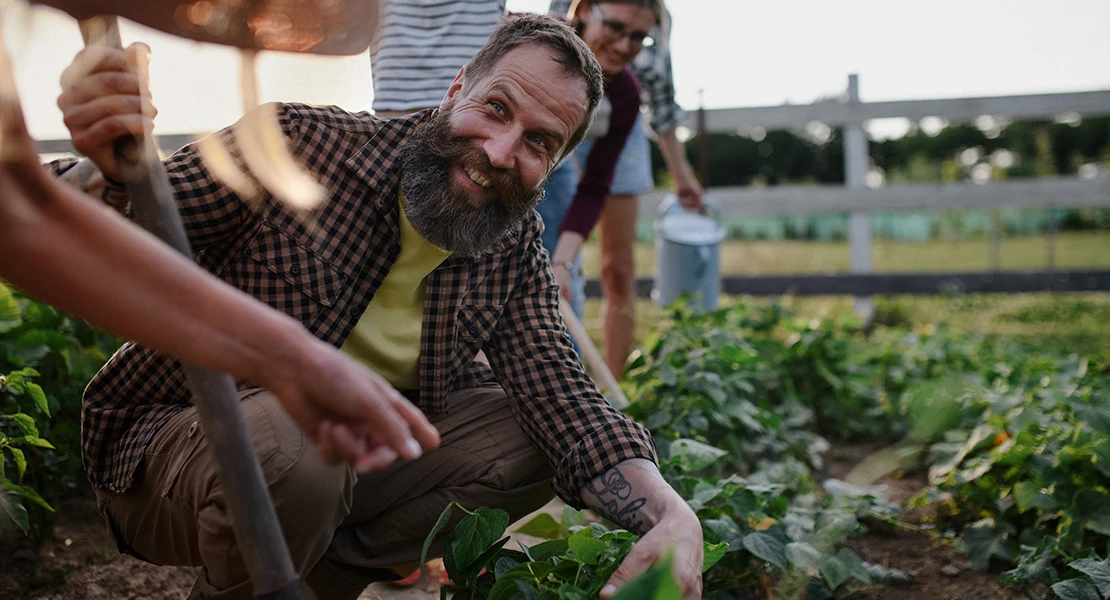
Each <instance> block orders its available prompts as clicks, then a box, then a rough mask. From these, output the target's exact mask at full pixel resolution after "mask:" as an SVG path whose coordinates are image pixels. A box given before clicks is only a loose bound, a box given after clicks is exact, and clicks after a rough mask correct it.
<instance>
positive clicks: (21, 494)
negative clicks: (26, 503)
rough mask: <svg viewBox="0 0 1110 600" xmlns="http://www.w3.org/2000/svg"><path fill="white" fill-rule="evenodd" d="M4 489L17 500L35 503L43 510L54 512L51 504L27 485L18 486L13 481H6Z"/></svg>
mask: <svg viewBox="0 0 1110 600" xmlns="http://www.w3.org/2000/svg"><path fill="white" fill-rule="evenodd" d="M4 489H6V490H8V491H9V492H11V494H10V495H11V496H14V497H16V498H23V499H24V500H30V501H31V502H34V503H35V504H37V505H39V506H41V507H42V508H44V509H46V510H48V511H50V512H54V507H52V506H50V504H49V503H47V501H46V500H44V499H43V497H42V496H40V495H39V493H38V492H36V491H35V490H34V489H32V488H29V487H27V486H25V485H16V484H15V483H12V482H11V481H6V482H4Z"/></svg>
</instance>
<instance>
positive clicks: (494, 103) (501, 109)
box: [489, 100, 505, 115]
mask: <svg viewBox="0 0 1110 600" xmlns="http://www.w3.org/2000/svg"><path fill="white" fill-rule="evenodd" d="M489 105H490V106H491V107H492V108H493V110H496V111H497V114H499V115H503V114H505V107H504V106H502V105H501V103H500V102H498V101H496V100H490V101H489Z"/></svg>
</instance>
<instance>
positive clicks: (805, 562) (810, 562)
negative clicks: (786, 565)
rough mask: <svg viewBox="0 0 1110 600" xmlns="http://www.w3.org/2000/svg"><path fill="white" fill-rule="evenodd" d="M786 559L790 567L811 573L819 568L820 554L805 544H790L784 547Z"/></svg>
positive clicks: (810, 545)
mask: <svg viewBox="0 0 1110 600" xmlns="http://www.w3.org/2000/svg"><path fill="white" fill-rule="evenodd" d="M786 558H787V559H788V560H789V561H790V564H791V565H794V566H795V567H798V568H801V569H805V570H806V572H809V573H812V572H813V571H816V570H817V568H818V567H820V566H821V552H820V551H819V550H818V549H817V548H814V547H813V545H812V544H808V543H806V542H790V543H789V544H787V545H786Z"/></svg>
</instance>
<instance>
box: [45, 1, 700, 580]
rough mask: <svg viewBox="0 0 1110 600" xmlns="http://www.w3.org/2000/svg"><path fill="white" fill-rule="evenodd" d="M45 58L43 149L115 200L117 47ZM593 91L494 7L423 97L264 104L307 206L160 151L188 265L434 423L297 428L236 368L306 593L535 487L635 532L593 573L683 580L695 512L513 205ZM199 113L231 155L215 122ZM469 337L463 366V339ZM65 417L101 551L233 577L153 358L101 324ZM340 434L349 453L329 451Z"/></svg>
mask: <svg viewBox="0 0 1110 600" xmlns="http://www.w3.org/2000/svg"><path fill="white" fill-rule="evenodd" d="M137 51H142V49H141V48H135V47H133V48H131V49H129V52H137ZM90 65H91V66H90ZM62 81H63V92H62V95H61V97H60V98H59V102H58V103H59V106H60V107H61V108H62V110H63V113H64V115H65V120H66V124H67V126H69V128H70V131H71V133H72V136H73V142H74V146H75V147H76V148H77V149H78V150H79V151H81V152H82V153H84V154H85V155H86V156H87V157H89V160H87V161H82V162H80V163H76V161H73V160H68V161H62V162H58V163H54V164H53V165H52V167H53V168H54V170H55V171H56V172H58V173H60V174H62V176H63V179H68V180H70V181H72V182H74V183H75V184H77V185H79V186H80V187H82V188H83V189H85V190H86V191H89V192H91V193H93V194H94V195H96V196H98V197H101V198H104V199H105V201H106V202H108V203H109V204H110V205H112V206H114V207H116V208H119V209H122V210H123V211H124V213H125V214H126V213H127V211H128V203H127V198H126V192H125V191H124V190H123V188H122V187H121V186H119V185H118V184H117V183H115V182H116V181H118V179H119V177H118V173H119V166H118V165H117V164H116V162H115V159H114V157H113V155H112V149H111V148H112V142H113V141H114V140H115V139H116V138H117V137H119V136H120V135H122V134H125V133H132V134H137V133H141V131H142V130H143V127H144V124H145V123H144V120H145V119H149V118H152V117H150V116H149V115H150V114H151V112H152V111H151V110H150V107H149V106H147V110H146V111H144V110H143V106H144V105H145V104H148V103H149V100H148V99H145V98H141V97H140V95H139V92H138V90H139V89H140V86H138V84H137V79H136V76H135V75H134V73H133V72H132V71H131V70H130V69H129V68H128V67H127V58H126V56H125V55H124V53H122V52H121V53H109V54H107V55H105V56H103V57H101V58H99V59H98V60H89V59H87V58H84V57H80V56H79V57H78V60H76V61H75V63H74V66H72V67H71V68H70V70H69V71H67V73H66V74H64V75H63V78H62ZM601 95H602V80H601V71H600V69H599V67H598V65H597V63H596V62H595V60H594V58H593V56H592V54H591V52H590V51H589V49H588V48H587V47H586V46H585V45H584V44H583V43H582V42H581V41H580V40H579V38H578V37H577V36H576V35H575V34H574V32H573V31H571V30H570V29H569V28H568V27H566V26H565V25H563V24H561V23H559V22H558V21H555V20H552V19H549V18H546V17H540V16H534V15H533V16H521V17H514V18H511V19H507V20H506V22H505V23H504V24H503V25H501V26H500V27H499V28H498V29H497V30H496V31H495V32H494V34H493V35H492V36H491V38H490V41H489V43H488V44H487V45H486V46H485V47H484V48H483V49H482V50H481V51H480V52H479V53H478V54H477V55H476V56H475V57H474V59H473V60H472V61H471V62H470V63H469V64H468V65H467V66H465V67H464V68H463V69H462V70H461V71H460V73H459V75H458V77H457V78H456V79H455V82H454V84H453V85H452V86H451V88H450V90H449V91H448V92H447V95H446V97H445V98H444V100H443V102H442V104H441V105H440V107H439V108H438V109H437V110H433V111H425V112H422V113H418V114H416V115H413V116H411V117H407V118H403V119H395V120H387V121H380V120H375V119H373V118H372V117H370V116H369V115H367V114H365V113H360V114H351V113H347V112H345V111H342V110H340V109H338V108H335V107H311V106H305V105H295V104H286V105H283V106H281V107H280V108H279V114H280V119H279V120H280V122H281V125H282V128H283V130H284V133H285V135H286V137H287V140H288V142H289V145H290V147H291V148H292V149H293V151H294V153H295V154H297V155H298V156H299V157H300V159H301V160H302V162H303V163H304V164H305V167H306V168H307V169H308V170H309V171H310V172H312V173H313V174H314V175H316V176H317V177H318V179H319V180H320V181H321V182H322V184H323V185H324V186H325V188H326V189H327V192H328V193H327V199H326V200H325V202H324V203H323V204H321V205H320V206H318V207H317V208H315V209H313V210H311V211H308V212H298V211H296V210H294V209H291V208H290V207H287V206H285V205H283V204H281V203H279V202H276V201H274V200H273V199H272V198H270V197H269V196H268V195H266V194H263V196H262V198H261V199H258V200H252V201H248V200H245V199H243V198H240V197H238V196H237V195H236V194H235V193H234V192H233V191H232V190H231V189H230V188H228V187H227V186H225V185H223V184H221V183H220V182H219V181H218V180H216V178H215V177H213V175H212V174H211V173H210V172H209V171H208V170H207V169H206V168H205V167H204V165H203V164H202V161H201V159H200V158H199V156H198V153H197V150H196V149H195V148H194V147H191V146H187V147H185V148H183V149H182V150H180V151H178V152H177V153H176V154H175V155H173V156H172V157H170V158H169V159H168V160H167V161H166V168H167V171H168V173H169V177H170V182H171V185H172V187H173V189H174V191H175V194H176V198H177V201H178V204H179V209H180V212H181V215H182V218H183V220H184V223H185V227H186V230H187V232H188V234H189V237H190V240H191V242H192V245H193V249H194V251H195V252H196V260H197V262H198V263H200V265H201V266H203V267H205V268H207V269H208V270H210V271H211V272H213V273H215V274H216V275H217V276H219V277H221V278H222V279H224V280H225V281H227V282H228V283H230V284H232V285H234V286H236V287H238V288H239V289H241V290H244V291H246V292H247V293H249V294H251V295H253V296H255V297H256V298H258V299H259V300H262V301H264V302H266V303H268V304H270V305H271V306H273V307H274V308H276V309H278V310H281V311H283V312H285V313H287V314H289V315H291V316H292V317H294V318H296V319H298V320H300V322H301V323H303V324H304V326H305V328H306V329H307V330H308V331H310V332H312V333H313V334H314V335H315V336H316V337H318V338H320V339H321V340H323V341H325V342H327V343H330V344H332V345H334V346H336V347H339V348H341V350H342V351H343V352H345V353H347V354H349V355H350V356H352V357H355V358H356V359H358V360H359V361H361V362H362V363H364V364H365V365H367V366H368V367H369V368H370V369H372V370H373V371H374V372H376V373H378V374H379V375H381V376H382V377H384V378H385V379H386V380H387V381H388V382H389V383H390V384H392V385H393V386H394V387H395V388H397V389H398V390H400V391H401V392H402V393H403V394H404V396H405V397H406V398H408V399H409V400H411V401H412V403H414V404H415V405H416V406H417V407H418V408H419V409H421V410H422V411H423V412H424V414H426V415H427V416H428V419H429V420H430V421H431V423H432V425H434V426H435V428H436V429H437V430H438V432H439V436H440V441H439V447H438V449H435V450H433V451H431V452H428V453H426V454H424V455H423V456H420V449H419V448H415V449H413V451H412V452H410V453H402V454H404V456H403V457H401V458H404V459H406V460H401V461H398V458H399V456H398V453H397V452H396V451H395V450H394V449H393V448H391V447H390V446H388V445H385V444H382V443H381V440H380V437H381V433H380V432H373V431H369V432H366V434H365V436H364V437H361V438H358V437H355V435H354V433H353V432H355V431H360V430H358V429H356V428H350V429H343V430H337V431H341V432H347V433H346V435H338V434H337V435H333V436H325V437H324V438H316V441H317V442H320V440H321V439H324V440H331V442H329V443H322V442H320V443H314V441H313V439H310V438H306V436H305V434H304V432H303V430H302V429H301V428H300V427H298V421H296V420H294V418H291V417H290V411H289V410H288V409H289V406H287V405H285V404H284V400H283V399H282V398H279V397H277V396H275V395H274V394H273V393H272V392H271V391H268V390H263V389H258V388H256V387H254V386H252V385H251V384H250V383H248V382H242V407H243V412H244V416H245V418H246V421H247V424H248V427H249V429H250V431H251V436H252V439H253V441H254V444H255V447H256V450H257V452H258V455H259V459H260V462H261V464H262V470H263V474H264V476H265V478H266V480H267V482H268V485H269V489H270V493H271V495H272V497H273V499H274V504H275V508H276V509H277V513H278V517H279V520H280V521H281V524H282V527H283V529H284V532H285V537H286V540H287V542H288V544H289V546H290V551H291V553H292V556H293V560H294V563H295V564H296V566H297V567H298V569H299V570H300V572H301V573H302V574H307V575H306V577H305V587H306V588H307V590H309V591H310V592H312V593H314V594H315V595H316V596H318V597H320V598H336V599H341V598H352V599H353V598H356V597H357V596H358V595H359V594H360V593H361V591H362V590H363V589H364V588H365V586H366V585H367V584H368V583H370V582H373V581H389V580H394V579H398V578H400V577H403V576H405V575H407V574H409V573H410V572H412V570H413V569H415V568H417V567H418V566H419V565H418V560H419V556H420V549H421V543H422V541H423V539H424V537H425V536H426V535H427V533H428V532H429V531H430V530H431V528H432V526H433V524H434V523H435V521H436V518H437V517H438V515H439V513H440V511H441V510H442V509H443V508H444V507H445V506H446V505H447V504H448V503H449V502H451V501H457V502H459V503H460V504H462V505H463V506H466V507H468V508H474V507H478V506H493V507H498V508H502V509H504V510H506V511H508V513H509V515H510V516H511V518H513V519H516V518H519V517H521V516H523V515H525V514H527V513H529V512H531V511H533V510H535V509H536V508H538V507H540V506H542V505H543V504H545V503H546V502H547V501H548V500H549V499H550V498H551V496H552V491H554V493H556V494H558V495H559V496H560V497H562V498H563V499H564V500H565V501H566V502H567V503H569V504H570V505H572V506H576V507H585V506H589V507H591V508H594V509H596V510H598V511H599V512H600V513H601V514H603V515H605V516H606V517H608V518H610V519H612V520H613V521H615V522H617V523H619V524H621V525H622V526H624V527H626V528H628V529H630V530H632V531H635V532H637V533H641V534H643V537H642V538H641V541H640V542H639V543H638V544H637V545H636V546H635V547H634V548H633V551H632V552H631V553H630V554H629V556H628V558H627V559H626V560H625V562H624V564H623V565H622V567H621V569H620V570H619V571H618V572H617V573H616V574H615V575H614V576H613V578H612V580H611V581H610V583H611V584H612V585H611V586H609V587H607V588H606V589H605V590H603V596H609V595H612V594H613V593H615V591H616V588H618V587H619V586H620V585H621V584H622V583H624V582H626V581H628V580H629V579H630V578H632V577H633V576H635V575H637V574H639V573H641V572H643V571H644V570H646V569H647V568H648V567H649V566H650V565H651V564H652V563H654V562H655V561H656V560H657V559H659V558H660V557H662V556H663V555H665V554H666V553H667V551H668V549H673V551H674V556H675V564H676V575H677V576H678V578H679V580H680V582H681V584H682V586H683V588H684V590H685V592H686V593H687V594H688V595H690V596H696V595H698V594H699V593H700V588H701V583H700V567H701V564H702V550H701V547H702V546H701V528H700V524H699V523H698V520H697V518H696V517H695V516H694V514H693V513H692V511H690V509H689V508H688V507H687V505H686V504H685V502H684V501H683V500H682V499H681V498H680V497H679V496H678V495H677V494H676V493H675V492H674V490H672V489H671V488H670V487H669V486H668V485H667V484H666V482H665V481H664V480H663V479H662V477H661V476H660V475H659V471H658V469H657V467H656V465H655V460H656V458H655V450H654V447H653V444H652V440H651V437H650V435H649V434H648V433H647V432H646V431H645V430H644V429H643V428H642V427H640V426H639V425H637V424H636V423H634V422H632V421H630V420H629V419H627V418H626V417H624V416H623V415H622V414H621V413H619V412H618V411H615V410H614V409H612V408H611V407H610V406H609V405H608V404H607V403H606V402H605V400H604V398H603V397H602V396H601V395H600V394H599V393H598V391H597V389H596V387H595V386H594V384H593V383H592V382H591V381H590V379H589V378H588V377H587V375H586V374H585V372H584V371H583V369H582V366H581V363H580V362H579V360H578V358H577V356H576V354H575V353H574V352H573V351H572V349H571V345H570V340H569V338H568V337H567V335H566V332H565V330H564V328H563V325H562V321H561V319H560V318H559V316H558V304H557V302H558V289H557V286H556V283H555V280H554V277H553V275H552V272H551V269H550V265H549V263H548V260H547V255H546V253H544V252H543V251H542V249H541V245H540V231H541V227H542V226H541V224H540V222H539V219H538V217H537V215H536V214H535V212H534V211H533V207H534V206H535V204H536V203H537V201H538V199H539V198H540V197H541V196H542V193H543V184H544V181H545V179H546V177H547V175H548V174H549V173H550V172H551V170H552V169H553V168H554V167H555V165H556V164H557V163H558V161H559V160H560V159H561V158H562V157H564V156H566V154H567V153H568V152H569V151H570V150H571V149H572V148H573V147H574V146H575V145H576V144H577V143H578V142H579V141H580V140H581V139H582V136H583V134H584V133H585V131H586V130H587V128H588V126H589V124H590V121H591V120H592V118H593V114H594V111H595V109H596V107H597V104H598V102H599V100H600V98H601ZM216 135H219V136H221V137H222V138H223V140H224V141H225V142H226V143H227V144H228V145H229V146H230V147H231V150H232V153H233V154H237V153H238V151H237V149H236V147H235V144H234V139H233V138H234V136H233V135H232V134H231V131H230V130H224V131H222V132H219V133H218V134H216ZM480 350H484V351H485V353H486V355H487V356H488V358H489V365H488V366H487V365H484V364H481V363H476V362H475V361H474V360H473V359H474V356H475V355H476V354H477V353H478V352H479V351H480ZM399 410H400V409H399ZM82 416H83V419H82V420H83V428H82V436H83V454H84V461H85V465H86V470H87V472H88V475H89V478H90V480H91V481H92V483H93V486H94V488H95V490H96V495H97V499H98V506H99V508H100V511H101V513H102V515H103V516H104V518H105V520H106V521H107V523H108V526H109V529H110V531H111V532H112V534H113V536H114V537H115V539H116V541H117V543H118V544H119V547H120V550H121V551H123V552H127V553H130V554H133V555H136V556H138V557H140V558H143V559H144V560H148V561H151V562H154V563H158V564H174V565H195V566H200V567H203V569H202V571H201V573H200V575H199V576H198V579H197V582H196V584H195V585H194V589H193V597H198V598H219V599H224V598H249V597H250V596H251V590H250V582H249V580H248V574H247V572H246V569H245V566H244V564H243V561H242V557H241V555H240V553H239V552H238V550H237V548H236V543H235V535H234V532H233V531H232V528H231V523H230V520H229V517H228V515H227V512H226V510H225V507H224V501H223V496H222V491H221V486H220V483H219V481H218V480H217V479H216V476H215V468H214V466H213V461H212V459H211V458H210V457H209V455H208V454H209V453H208V449H207V448H208V446H207V443H206V439H205V432H203V431H202V430H200V429H199V426H198V421H197V417H196V413H195V409H194V408H192V407H191V406H190V405H189V392H188V390H187V388H186V386H185V385H184V377H183V375H182V373H181V371H180V369H179V367H178V364H177V363H176V362H175V361H173V360H172V359H170V358H168V357H166V356H162V355H159V354H156V353H154V352H151V351H149V350H147V349H145V348H142V347H139V346H137V345H135V344H132V343H128V344H126V345H124V347H123V348H122V349H121V350H120V351H119V352H118V353H117V354H116V355H115V356H113V357H112V359H111V360H110V361H109V362H108V364H107V365H105V367H104V368H103V369H102V370H101V372H100V373H98V374H97V376H96V377H95V378H94V380H93V381H92V383H90V385H89V387H88V389H87V390H86V393H85V398H84V405H83V415H82ZM362 431H365V430H362ZM367 448H372V450H369V451H367V450H366V449H367ZM360 449H361V451H360ZM351 456H359V457H360V458H359V459H358V460H356V461H355V463H354V467H357V472H356V469H355V468H352V466H351V465H350V464H336V463H337V462H340V461H339V460H338V459H340V458H344V459H346V458H349V457H351ZM552 488H554V489H552ZM448 530H449V529H448ZM442 544H443V542H442V539H440V540H437V542H436V544H435V545H434V546H433V548H432V552H433V554H436V553H442V551H443V545H442Z"/></svg>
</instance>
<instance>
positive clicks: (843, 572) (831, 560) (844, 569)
mask: <svg viewBox="0 0 1110 600" xmlns="http://www.w3.org/2000/svg"><path fill="white" fill-rule="evenodd" d="M819 570H820V571H821V577H824V578H825V583H827V584H828V585H829V588H830V589H832V590H836V588H838V587H840V585H841V584H842V583H844V582H845V581H847V580H848V565H846V564H844V561H842V560H841V559H840V557H838V556H826V557H825V559H824V560H822V561H821V568H820V569H819Z"/></svg>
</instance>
